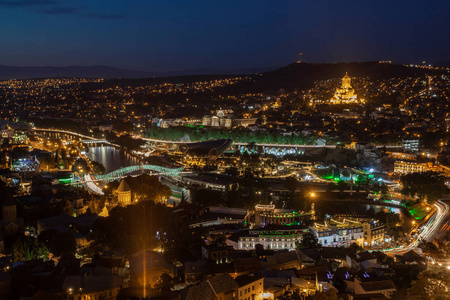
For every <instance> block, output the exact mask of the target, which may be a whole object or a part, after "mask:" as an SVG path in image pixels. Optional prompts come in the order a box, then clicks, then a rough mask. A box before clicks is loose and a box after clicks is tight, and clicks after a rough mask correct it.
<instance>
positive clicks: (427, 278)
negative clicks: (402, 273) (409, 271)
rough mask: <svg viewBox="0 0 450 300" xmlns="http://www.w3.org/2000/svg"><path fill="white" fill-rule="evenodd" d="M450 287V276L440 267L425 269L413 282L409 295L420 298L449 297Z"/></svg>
mask: <svg viewBox="0 0 450 300" xmlns="http://www.w3.org/2000/svg"><path fill="white" fill-rule="evenodd" d="M449 288H450V276H448V273H447V272H446V271H445V270H443V269H440V268H433V269H430V270H426V271H423V272H422V273H420V274H419V276H418V277H417V280H415V281H413V282H412V283H411V288H410V289H408V296H416V297H419V299H447V297H448V291H449Z"/></svg>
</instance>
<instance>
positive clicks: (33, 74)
mask: <svg viewBox="0 0 450 300" xmlns="http://www.w3.org/2000/svg"><path fill="white" fill-rule="evenodd" d="M274 69H276V67H273V68H243V69H229V70H220V69H198V70H186V71H170V72H146V71H140V70H127V69H120V68H115V67H108V66H68V67H48V66H43V67H15V66H4V65H0V80H7V79H35V78H56V77H79V78H149V77H154V76H156V77H169V76H188V75H232V74H255V73H261V72H267V71H271V70H274Z"/></svg>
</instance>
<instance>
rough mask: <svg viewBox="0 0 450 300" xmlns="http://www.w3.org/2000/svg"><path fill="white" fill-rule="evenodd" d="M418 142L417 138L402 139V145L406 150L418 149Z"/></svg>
mask: <svg viewBox="0 0 450 300" xmlns="http://www.w3.org/2000/svg"><path fill="white" fill-rule="evenodd" d="M419 146H420V142H419V139H414V138H413V139H402V147H403V150H404V151H407V152H417V151H419Z"/></svg>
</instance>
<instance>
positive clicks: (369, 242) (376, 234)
mask: <svg viewBox="0 0 450 300" xmlns="http://www.w3.org/2000/svg"><path fill="white" fill-rule="evenodd" d="M363 230H364V246H365V247H366V246H369V247H371V246H379V245H383V243H384V237H385V234H386V225H384V224H383V223H380V222H377V221H372V222H366V223H363Z"/></svg>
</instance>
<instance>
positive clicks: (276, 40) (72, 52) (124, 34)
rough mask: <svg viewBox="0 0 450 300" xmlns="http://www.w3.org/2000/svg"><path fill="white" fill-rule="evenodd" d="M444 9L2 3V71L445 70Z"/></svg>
mask: <svg viewBox="0 0 450 300" xmlns="http://www.w3.org/2000/svg"><path fill="white" fill-rule="evenodd" d="M449 12H450V1H447V0H440V1H414V0H410V1H403V0H378V1H371V0H329V1H325V0H310V1H306V0H305V1H303V0H291V1H283V0H272V1H264V0H239V1H230V0H227V1H222V0H220V1H215V0H212V1H211V0H205V1H196V0H190V1H188V0H186V1H178V0H159V1H156V0H127V1H126V0H123V1H122V0H89V1H87V0H70V1H69V0H0V33H1V34H0V37H1V44H0V64H3V65H14V66H43V65H50V66H69V65H108V66H115V67H120V68H129V69H140V70H146V71H159V72H161V71H175V70H190V69H204V68H210V69H235V68H247V67H267V66H283V65H286V64H288V63H290V62H292V61H294V60H296V58H297V53H298V52H299V50H302V51H303V54H304V59H305V60H307V61H313V62H333V61H362V60H384V59H386V60H388V59H389V60H393V61H398V62H407V61H411V62H419V61H422V60H427V61H441V60H450V34H449V32H450V21H449V20H448V14H449Z"/></svg>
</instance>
